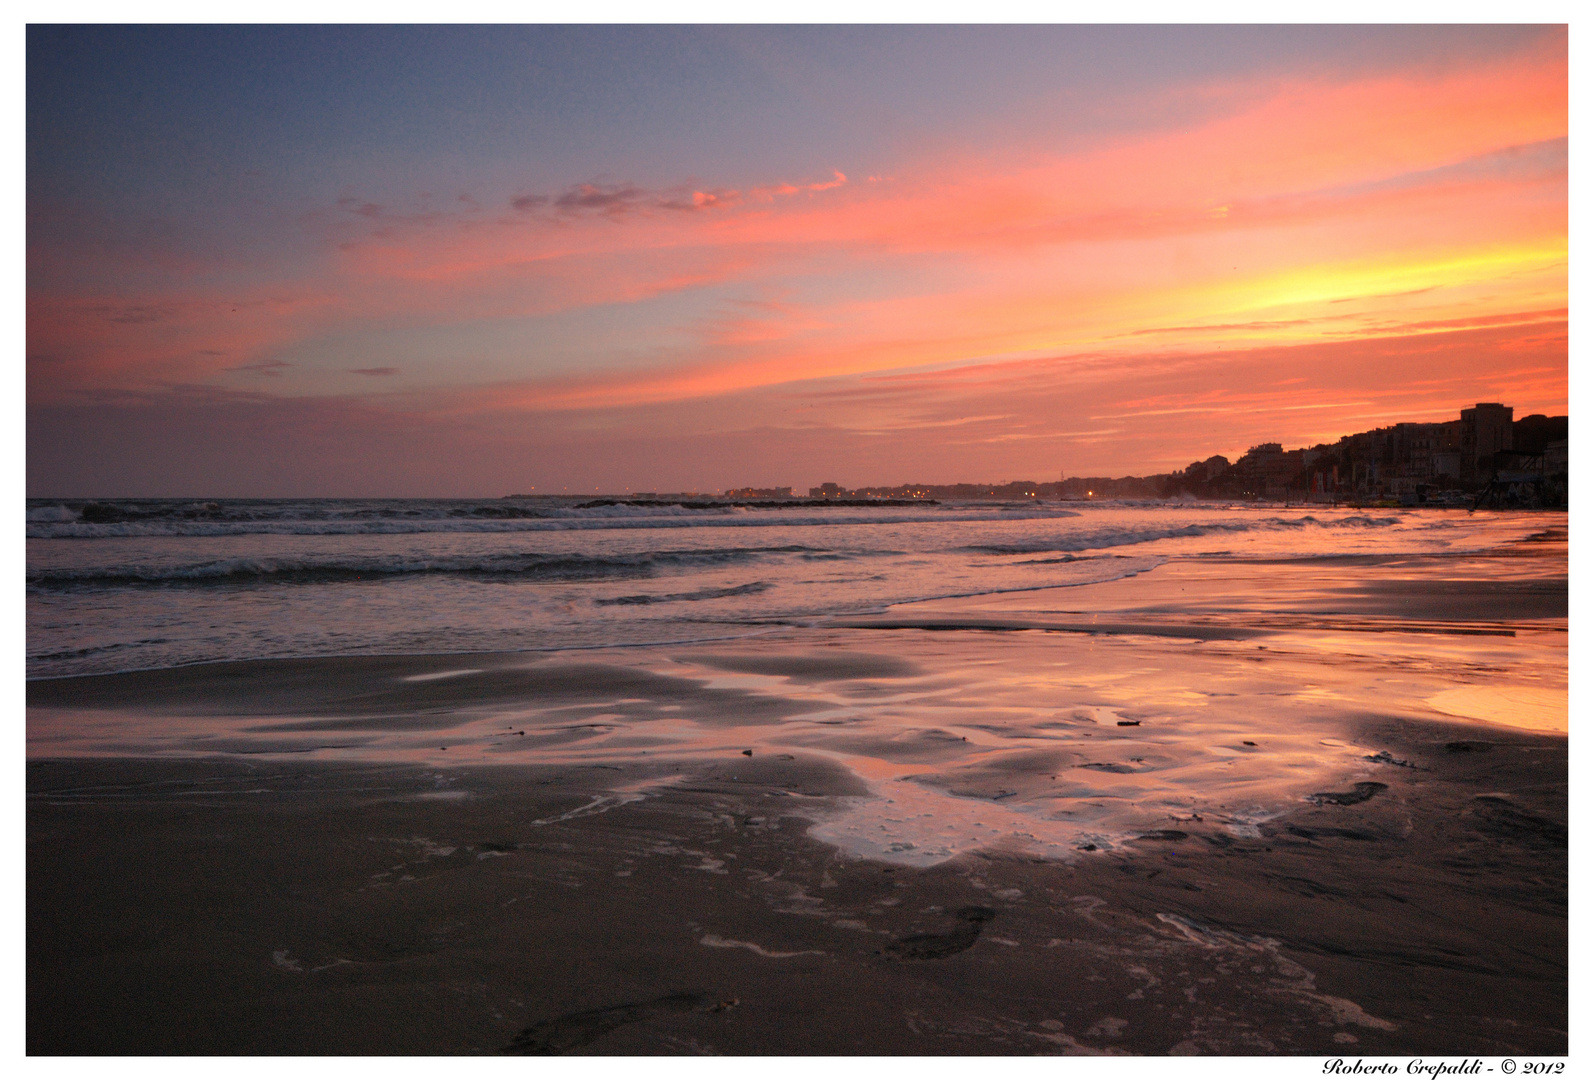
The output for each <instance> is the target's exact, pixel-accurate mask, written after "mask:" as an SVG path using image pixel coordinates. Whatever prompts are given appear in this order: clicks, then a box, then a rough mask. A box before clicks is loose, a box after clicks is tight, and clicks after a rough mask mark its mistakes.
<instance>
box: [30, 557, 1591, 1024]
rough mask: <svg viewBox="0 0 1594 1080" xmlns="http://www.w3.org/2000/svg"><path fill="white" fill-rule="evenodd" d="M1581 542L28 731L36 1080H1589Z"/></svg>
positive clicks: (414, 671) (218, 696)
mask: <svg viewBox="0 0 1594 1080" xmlns="http://www.w3.org/2000/svg"><path fill="white" fill-rule="evenodd" d="M1566 576H1567V562H1566V546H1565V534H1564V532H1553V531H1552V532H1549V533H1545V534H1541V535H1539V536H1537V537H1535V538H1533V539H1532V540H1530V541H1528V542H1524V543H1520V544H1514V545H1509V546H1507V547H1505V548H1501V549H1498V550H1496V551H1493V552H1486V553H1481V554H1480V553H1472V554H1468V555H1465V556H1456V557H1453V558H1445V557H1441V556H1422V557H1371V556H1369V557H1357V558H1341V559H1324V560H1292V561H1288V562H1284V561H1279V562H1271V563H1270V562H1267V561H1265V560H1250V561H1246V560H1238V559H1232V560H1223V559H1205V560H1183V561H1174V562H1169V563H1167V564H1165V565H1162V566H1160V567H1157V568H1156V569H1153V570H1151V571H1149V572H1145V573H1140V574H1138V575H1136V576H1132V577H1125V578H1122V579H1120V580H1114V581H1105V582H1101V583H1098V584H1087V585H1081V586H1077V587H1074V588H1067V589H1051V590H1037V591H1029V592H1015V593H1009V594H1004V595H999V596H983V597H979V598H973V599H969V600H967V601H936V602H931V603H926V604H917V605H914V604H903V605H898V606H896V607H893V608H892V609H891V610H890V611H888V612H886V613H884V614H881V615H870V616H863V617H858V618H851V619H845V620H832V621H830V622H828V623H826V624H824V625H810V626H803V625H795V624H791V625H782V626H774V627H772V628H771V632H770V633H769V634H767V635H765V636H762V637H757V638H751V639H746V640H742V641H736V642H727V643H723V644H718V645H713V646H704V645H700V646H691V647H662V648H653V649H630V650H627V649H607V650H592V651H588V652H583V653H579V654H555V655H551V656H550V655H547V654H541V655H537V654H509V653H490V654H487V653H484V654H470V655H465V654H455V655H448V656H406V657H350V658H328V659H320V660H262V661H249V662H237V663H227V664H208V665H198V666H193V667H186V668H175V669H165V670H157V671H148V672H135V673H127V674H117V675H96V676H85V677H79V678H68V679H46V680H36V681H33V682H31V683H30V684H29V688H28V690H29V695H28V700H29V715H28V738H29V765H28V817H27V826H28V1050H29V1052H30V1053H34V1054H99V1053H118V1054H143V1053H174V1054H192V1053H212V1054H214V1053H221V1054H228V1053H310V1054H316V1053H366V1054H420V1053H439V1054H442V1053H447V1054H456V1053H458V1054H468V1053H478V1054H497V1053H511V1054H515V1053H525V1054H561V1053H578V1054H677V1053H680V1054H697V1053H721V1054H817V1053H823V1054H1034V1053H1089V1054H1114V1053H1134V1054H1182V1053H1200V1054H1313V1055H1322V1054H1341V1053H1352V1052H1353V1053H1358V1054H1369V1055H1373V1054H1393V1053H1402V1054H1417V1053H1427V1054H1436V1053H1443V1054H1448V1055H1458V1054H1518V1055H1528V1054H1564V1053H1565V1052H1566V1050H1567V1026H1568V1025H1567V782H1568V772H1567V739H1566V704H1565V702H1566V674H1567V660H1566V655H1567V654H1566V628H1567V592H1566Z"/></svg>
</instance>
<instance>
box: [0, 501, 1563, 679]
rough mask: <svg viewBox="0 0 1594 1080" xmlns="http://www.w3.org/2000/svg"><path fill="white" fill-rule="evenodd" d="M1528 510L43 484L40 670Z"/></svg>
mask: <svg viewBox="0 0 1594 1080" xmlns="http://www.w3.org/2000/svg"><path fill="white" fill-rule="evenodd" d="M1560 519H1561V520H1563V521H1564V515H1560ZM1538 527H1540V525H1539V523H1538V522H1537V521H1536V519H1535V518H1534V516H1532V515H1522V514H1512V513H1487V512H1478V513H1469V512H1467V511H1466V510H1457V509H1393V508H1380V509H1366V508H1362V509H1351V508H1334V507H1329V506H1322V505H1309V506H1282V505H1263V504H1234V505H1224V504H1211V503H1160V502H1159V503H1145V504H1141V503H1130V502H1087V503H1060V502H1029V503H1018V502H947V503H935V504H932V503H922V504H912V505H907V506H885V505H881V506H827V505H823V504H802V505H785V506H778V507H760V506H758V505H756V504H755V505H740V506H738V505H729V504H718V503H715V504H708V505H705V504H703V503H693V502H683V503H668V502H658V503H638V502H635V501H623V500H619V501H617V500H604V499H597V500H580V499H566V498H527V499H483V500H468V499H296V500H275V499H273V500H255V499H217V500H202V501H196V500H185V499H137V500H133V499H129V500H115V501H104V500H100V501H81V500H49V499H30V500H28V502H27V674H28V677H29V678H48V677H54V676H66V675H84V674H101V673H109V672H119V671H135V670H147V669H152V668H170V667H176V666H180V665H189V664H199V663H205V662H209V661H224V660H252V659H264V658H283V657H328V656H358V655H404V654H447V653H482V652H533V653H539V652H540V653H557V652H572V653H573V652H576V651H579V650H592V649H607V648H615V647H638V646H641V647H646V646H662V645H671V646H675V645H681V644H688V643H708V642H715V641H725V640H728V639H737V638H749V637H756V636H759V635H765V634H770V633H774V632H780V631H784V630H789V629H791V628H793V627H823V626H824V625H826V623H827V622H829V621H833V620H836V619H839V618H846V617H856V616H859V615H867V614H878V613H884V612H887V611H889V610H891V609H892V608H893V607H894V606H896V605H901V604H905V603H910V602H914V601H923V600H934V599H945V598H952V597H972V596H981V595H994V594H1001V593H1012V592H1022V591H1026V590H1040V589H1055V588H1059V587H1068V586H1078V585H1086V584H1092V583H1098V582H1104V581H1110V580H1114V579H1120V578H1125V577H1130V576H1134V575H1139V574H1144V573H1146V572H1147V571H1150V570H1153V569H1155V568H1156V567H1158V566H1161V565H1163V564H1164V563H1166V562H1167V561H1168V560H1172V559H1179V560H1190V559H1196V560H1199V559H1208V558H1235V557H1238V558H1255V559H1266V560H1279V559H1292V558H1311V559H1321V558H1324V557H1335V556H1355V555H1402V554H1409V555H1439V554H1451V555H1454V554H1463V553H1466V552H1470V551H1484V550H1488V549H1492V548H1495V547H1498V546H1499V545H1501V544H1503V543H1508V542H1510V541H1513V540H1517V539H1521V538H1522V537H1523V536H1525V535H1527V534H1529V533H1531V532H1532V531H1533V530H1534V529H1535V528H1538Z"/></svg>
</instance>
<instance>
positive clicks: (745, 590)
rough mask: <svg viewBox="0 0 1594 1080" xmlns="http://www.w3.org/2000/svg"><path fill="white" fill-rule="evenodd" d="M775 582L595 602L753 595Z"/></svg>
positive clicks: (661, 601) (669, 601)
mask: <svg viewBox="0 0 1594 1080" xmlns="http://www.w3.org/2000/svg"><path fill="white" fill-rule="evenodd" d="M774 587H775V586H774V583H772V582H768V581H754V582H749V583H748V584H746V585H734V586H731V587H729V588H724V589H695V590H693V591H692V592H678V593H662V594H656V593H639V594H637V595H635V596H616V597H613V598H610V599H607V600H606V599H602V598H600V599H597V600H594V601H593V603H594V604H597V605H598V606H599V607H611V606H613V605H616V604H672V603H676V602H678V601H683V600H723V599H725V598H726V597H729V596H753V595H755V594H757V593H761V592H768V591H769V590H770V589H773V588H774Z"/></svg>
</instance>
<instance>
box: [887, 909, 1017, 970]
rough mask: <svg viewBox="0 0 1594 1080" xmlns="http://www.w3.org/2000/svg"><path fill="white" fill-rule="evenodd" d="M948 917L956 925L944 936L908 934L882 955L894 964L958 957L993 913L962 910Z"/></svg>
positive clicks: (975, 937) (976, 937)
mask: <svg viewBox="0 0 1594 1080" xmlns="http://www.w3.org/2000/svg"><path fill="white" fill-rule="evenodd" d="M952 917H953V918H955V919H957V920H958V922H959V923H960V925H959V926H957V927H955V928H953V929H952V930H951V931H949V932H948V933H945V934H909V935H908V936H907V937H902V938H898V939H897V940H895V941H893V942H892V943H891V944H889V945H887V946H886V947H885V949H884V950H882V951H883V952H884V953H885V955H887V956H890V957H894V958H896V959H898V960H940V959H941V958H942V957H946V956H951V955H952V954H954V953H960V952H962V951H963V950H964V949H967V948H969V947H970V946H972V945H973V944H974V942H975V941H976V940H977V939H978V938H979V936H980V931H981V930H982V929H984V928H985V924H986V923H988V922H990V921H991V920H992V919H994V918H996V911H995V910H994V909H993V908H988V907H966V908H959V909H958V910H957V911H955V912H953V913H952Z"/></svg>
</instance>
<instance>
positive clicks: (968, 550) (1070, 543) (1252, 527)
mask: <svg viewBox="0 0 1594 1080" xmlns="http://www.w3.org/2000/svg"><path fill="white" fill-rule="evenodd" d="M1405 524H1407V522H1406V521H1405V519H1403V518H1400V517H1373V516H1370V515H1367V514H1353V515H1350V516H1347V517H1343V518H1326V519H1324V518H1317V517H1314V516H1312V515H1311V514H1305V515H1302V516H1301V517H1298V518H1292V517H1276V516H1270V517H1258V518H1253V519H1250V520H1244V521H1212V522H1205V523H1202V524H1190V525H1176V526H1163V527H1151V528H1128V529H1124V528H1118V529H1094V530H1092V529H1081V530H1079V531H1077V532H1075V533H1074V534H1073V535H1071V536H1069V537H1067V538H1065V539H1060V538H1058V537H1055V536H1051V537H1037V538H1036V539H1034V540H1031V541H1024V542H1019V543H1001V544H968V545H965V546H962V547H958V548H954V549H953V550H954V551H956V552H957V553H959V554H964V555H997V556H1001V555H1041V554H1047V553H1050V552H1065V553H1066V552H1079V551H1091V550H1096V549H1101V548H1117V547H1131V546H1133V545H1136V544H1149V543H1153V542H1155V541H1158V540H1181V539H1188V538H1191V537H1201V536H1214V535H1234V534H1245V533H1265V532H1270V531H1291V532H1297V531H1302V530H1307V529H1313V528H1317V529H1331V530H1334V529H1359V530H1366V529H1385V528H1392V527H1396V526H1401V525H1405Z"/></svg>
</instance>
